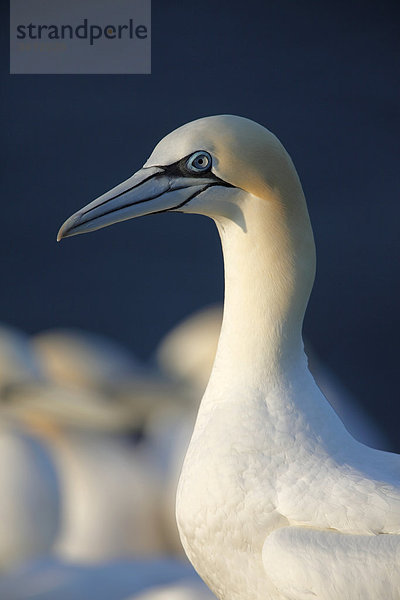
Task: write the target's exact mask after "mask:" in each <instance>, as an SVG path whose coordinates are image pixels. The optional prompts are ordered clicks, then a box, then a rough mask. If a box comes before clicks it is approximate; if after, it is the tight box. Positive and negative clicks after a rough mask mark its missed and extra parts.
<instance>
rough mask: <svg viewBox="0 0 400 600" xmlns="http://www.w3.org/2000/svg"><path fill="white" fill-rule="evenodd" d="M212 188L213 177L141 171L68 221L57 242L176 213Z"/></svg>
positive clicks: (163, 170)
mask: <svg viewBox="0 0 400 600" xmlns="http://www.w3.org/2000/svg"><path fill="white" fill-rule="evenodd" d="M212 184H215V178H213V177H212V176H211V177H210V178H208V177H201V178H200V177H199V178H197V177H182V176H179V175H177V176H176V175H174V176H172V175H171V173H170V172H168V170H167V168H166V167H144V168H142V169H140V171H138V172H137V173H135V174H134V175H132V177H130V178H129V179H127V180H126V181H124V182H123V183H120V184H119V185H117V186H116V187H114V188H113V189H112V190H110V191H109V192H106V193H105V194H103V195H102V196H100V197H99V198H97V199H96V200H94V201H93V202H91V203H90V204H88V205H87V206H85V207H84V208H81V210H78V212H76V213H75V214H73V215H72V217H70V218H69V219H67V220H66V221H65V223H64V224H63V225H62V227H61V228H60V230H59V232H58V235H57V241H60V240H61V239H62V238H66V237H70V236H72V235H77V234H78V233H87V232H89V231H95V230H96V229H100V228H101V227H107V225H112V224H113V223H118V222H119V221H126V220H127V219H133V218H134V217H141V216H143V215H149V214H154V213H161V212H166V211H169V210H179V209H180V208H181V207H182V206H184V205H185V204H186V203H187V202H189V201H190V200H191V199H192V198H194V197H195V196H197V195H198V194H200V193H201V192H202V191H203V190H204V189H206V188H207V187H209V186H210V185H212Z"/></svg>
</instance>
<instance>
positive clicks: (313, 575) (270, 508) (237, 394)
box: [59, 115, 400, 600]
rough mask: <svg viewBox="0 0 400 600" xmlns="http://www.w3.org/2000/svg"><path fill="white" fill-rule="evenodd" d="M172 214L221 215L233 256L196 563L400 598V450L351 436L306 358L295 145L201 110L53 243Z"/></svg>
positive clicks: (303, 590)
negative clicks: (126, 222) (120, 223)
mask: <svg viewBox="0 0 400 600" xmlns="http://www.w3.org/2000/svg"><path fill="white" fill-rule="evenodd" d="M167 210H177V211H182V212H193V213H200V214H204V215H207V216H210V217H211V218H213V220H214V221H215V223H216V225H217V227H218V231H219V233H220V236H221V240H222V246H223V254H224V263H225V305H224V316H223V324H222V329H221V335H220V339H219V343H218V350H217V354H216V358H215V362H214V367H213V371H212V374H211V377H210V381H209V383H208V386H207V389H206V391H205V394H204V397H203V399H202V402H201V406H200V409H199V413H198V417H197V421H196V425H195V428H194V432H193V436H192V439H191V442H190V445H189V449H188V452H187V455H186V458H185V462H184V465H183V469H182V474H181V478H180V482H179V487H178V493H177V521H178V527H179V530H180V534H181V539H182V543H183V546H184V548H185V550H186V553H187V555H188V557H189V559H190V560H191V562H192V564H193V565H194V567H195V568H196V570H197V571H198V573H199V574H200V575H201V577H202V578H203V579H204V581H205V582H206V583H207V584H208V586H209V587H210V588H211V590H212V591H213V592H214V593H215V595H216V596H217V597H218V598H219V599H220V600H228V599H229V600H239V599H240V600H243V599H244V598H245V599H246V600H267V599H268V600H282V599H288V600H289V599H290V600H299V599H303V598H304V599H306V598H310V597H313V598H316V599H317V600H337V599H338V598H340V599H343V600H355V599H357V600H358V599H359V600H361V599H363V600H377V599H380V598H382V599H383V598H385V599H391V600H398V599H399V598H400V569H399V566H400V535H399V534H400V458H399V456H398V455H394V454H390V453H386V452H382V451H377V450H374V449H371V448H369V447H367V446H363V445H362V444H360V443H359V442H357V441H356V440H354V438H352V437H351V435H350V434H349V433H348V431H347V430H346V429H345V427H344V425H343V424H342V422H341V421H340V419H339V418H338V417H337V415H336V413H335V412H334V411H333V409H332V408H331V406H330V405H329V403H328V402H327V401H326V399H325V397H324V396H323V394H322V392H321V391H320V390H319V388H318V387H317V385H316V384H315V381H314V379H313V377H312V376H311V374H310V372H309V370H308V367H307V358H306V356H305V354H304V350H303V342H302V336H301V330H302V322H303V317H304V312H305V309H306V306H307V302H308V298H309V295H310V291H311V288H312V284H313V281H314V272H315V248H314V241H313V235H312V230H311V225H310V220H309V216H308V211H307V207H306V202H305V198H304V195H303V191H302V188H301V184H300V181H299V178H298V176H297V173H296V170H295V168H294V166H293V163H292V161H291V160H290V157H289V156H288V154H287V153H286V151H285V150H284V148H283V146H282V145H281V143H280V142H279V141H278V139H277V138H276V137H275V136H274V135H273V134H272V133H270V132H269V131H268V130H266V129H265V128H264V127H262V126H261V125H258V124H257V123H254V122H252V121H250V120H248V119H244V118H241V117H234V116H231V115H223V116H216V117H208V118H203V119H199V120H197V121H194V122H192V123H189V124H187V125H184V126H182V127H180V128H179V129H177V130H175V131H174V132H172V133H170V134H169V135H167V136H166V137H165V138H164V139H163V140H161V142H160V143H159V144H158V145H157V146H156V148H155V149H154V151H153V153H152V155H151V156H150V158H149V160H148V161H147V162H146V163H145V165H144V167H143V168H142V169H141V170H140V171H138V172H137V173H136V174H135V175H133V176H132V177H131V178H130V179H128V180H127V181H126V182H124V183H122V184H120V185H119V186H117V187H116V188H114V189H113V190H111V191H110V192H108V193H106V194H104V195H103V196H101V197H100V198H98V199H97V200H95V201H94V202H92V203H91V204H89V205H88V206H86V207H85V208H83V209H82V210H80V211H78V212H77V213H75V214H74V215H73V216H72V217H71V218H70V219H68V221H66V222H65V223H64V225H63V227H62V228H61V230H60V232H59V239H60V238H62V237H68V236H70V235H74V234H77V233H84V232H86V231H91V230H94V229H98V228H100V227H104V226H106V225H109V224H111V223H115V222H118V221H122V220H126V219H130V218H133V217H137V216H141V215H144V214H149V213H154V212H164V211H167Z"/></svg>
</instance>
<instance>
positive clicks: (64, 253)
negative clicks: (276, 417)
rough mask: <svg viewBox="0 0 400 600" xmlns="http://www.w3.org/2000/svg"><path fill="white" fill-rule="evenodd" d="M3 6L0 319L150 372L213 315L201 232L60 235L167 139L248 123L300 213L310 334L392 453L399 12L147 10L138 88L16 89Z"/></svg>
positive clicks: (191, 227)
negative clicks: (167, 347)
mask: <svg viewBox="0 0 400 600" xmlns="http://www.w3.org/2000/svg"><path fill="white" fill-rule="evenodd" d="M82 4H83V5H84V3H82ZM2 6H3V8H2V15H1V27H2V29H3V31H2V33H3V35H2V44H3V52H2V56H3V61H2V63H3V71H2V88H1V90H2V92H1V105H2V106H1V112H2V115H3V121H2V134H3V135H2V145H1V149H2V157H1V161H2V170H3V174H2V191H1V217H2V218H1V223H2V225H1V234H0V261H1V262H0V269H1V296H0V319H1V320H2V321H3V322H6V323H9V324H12V325H16V326H18V327H20V328H22V329H24V330H26V331H28V332H30V333H34V332H37V331H40V330H42V329H45V328H48V327H54V326H77V327H83V328H86V329H88V330H94V331H98V332H102V333H104V334H107V335H109V336H112V337H113V338H116V339H119V340H120V341H122V342H124V343H126V344H127V345H128V346H130V347H131V348H133V350H134V351H135V352H136V353H137V354H138V355H139V356H140V357H142V358H148V357H149V356H150V355H151V353H152V351H153V349H154V347H155V345H156V343H157V341H158V339H159V338H160V337H161V336H162V335H163V334H164V333H165V332H166V330H167V329H168V328H170V327H171V326H172V325H173V324H174V323H175V322H176V321H177V320H179V319H180V318H182V317H184V316H185V315H188V314H190V313H191V312H192V311H194V310H195V309H197V308H200V307H202V306H203V305H205V304H207V303H210V302H214V301H217V300H221V299H222V293H223V272H222V261H221V251H220V247H219V241H218V237H217V233H216V230H215V227H214V225H213V223H212V222H211V221H208V220H207V219H205V218H202V217H197V216H188V215H180V214H170V215H168V214H167V215H159V216H154V217H150V218H146V219H141V220H138V221H131V222H127V223H123V224H120V225H118V226H115V227H111V228H109V229H105V230H102V231H99V232H97V233H95V234H91V235H87V236H78V237H77V238H74V239H71V240H66V241H65V242H63V243H62V244H59V245H57V244H56V242H55V237H56V233H57V230H58V227H59V225H60V224H61V223H62V222H63V221H64V219H65V218H66V217H68V216H69V215H70V214H71V213H72V212H74V211H75V210H77V209H78V208H80V207H81V206H83V205H84V204H86V203H87V202H88V201H90V200H92V199H93V198H95V197H96V196H98V195H99V194H101V193H102V192H104V191H106V190H108V189H109V188H110V187H112V186H114V185H115V184H116V183H118V182H120V181H121V180H123V179H126V178H127V177H128V176H130V175H131V174H132V173H133V172H134V171H135V170H136V169H137V168H138V167H140V166H141V165H142V164H143V162H144V160H145V159H146V158H147V156H148V155H149V154H150V152H151V150H152V148H153V146H154V144H155V143H156V142H157V141H158V140H159V139H160V138H161V137H163V136H164V135H165V134H166V133H168V132H169V131H170V130H172V129H175V128H176V127H177V126H178V125H181V124H183V123H185V122H187V121H190V120H192V119H195V118H198V117H201V116H204V115H210V114H218V113H233V114H239V115H243V116H247V117H249V118H252V119H254V120H256V121H259V122H260V123H262V124H264V125H266V126H267V127H268V128H269V129H271V130H272V131H273V132H274V133H276V134H277V135H278V137H279V138H280V139H281V140H282V142H283V143H284V145H285V146H286V147H287V149H288V151H289V153H290V154H291V155H292V158H293V160H294V162H295V164H296V166H297V169H298V171H299V174H300V177H301V179H302V182H303V186H304V189H305V193H306V196H307V198H308V203H309V209H310V213H311V218H312V223H313V227H314V232H315V237H316V242H317V250H318V274H317V281H316V285H315V288H314V292H313V295H312V298H311V302H310V306H309V312H308V315H307V318H306V324H305V331H306V335H307V336H308V338H309V339H310V340H311V342H312V344H313V345H314V347H315V349H316V350H317V352H318V353H319V354H320V355H321V357H322V358H323V359H324V360H325V361H326V362H327V363H328V364H329V365H330V366H331V367H332V368H333V369H334V371H335V372H336V374H337V375H338V376H339V377H340V378H341V379H342V380H343V382H344V383H345V384H346V385H347V386H348V388H349V389H350V390H351V391H352V392H353V394H354V395H355V396H356V397H357V398H358V399H359V400H360V402H361V403H362V404H363V405H364V406H365V407H366V409H367V410H368V411H369V412H370V414H371V415H372V416H373V417H374V419H375V421H376V422H377V423H381V424H382V425H383V426H384V427H385V430H386V432H387V433H388V435H389V438H390V444H389V447H391V448H392V449H396V450H397V451H400V438H399V435H398V430H399V385H398V378H399V367H398V359H399V350H398V348H399V341H398V340H399V337H400V323H399V284H400V273H399V256H400V241H399V216H400V202H399V189H400V185H399V175H398V174H399V155H398V147H399V138H400V131H399V130H400V127H399V120H400V119H399V114H400V111H399V87H400V86H399V59H400V52H399V50H400V44H399V19H398V8H397V6H398V3H394V2H393V3H390V2H387V1H386V2H368V1H362V2H354V1H352V0H351V1H349V2H337V1H335V2H332V1H321V0H309V1H304V2H297V1H294V0H292V1H289V0H280V1H277V2H262V1H259V2H252V1H249V2H245V3H243V4H239V3H237V4H235V3H234V2H232V1H230V2H228V1H218V2H217V1H210V0H201V1H193V2H185V3H184V2H178V1H177V2H162V0H154V1H153V9H152V13H153V23H152V39H153V42H152V56H153V61H152V62H153V73H152V75H147V76H135V75H129V76H117V75H114V76H113V75H108V76H106V75H104V76H90V75H88V76H62V75H60V76H57V75H47V76H46V75H44V76H21V75H14V76H11V75H9V74H8V50H7V45H8V13H7V10H6V7H5V3H3V4H2Z"/></svg>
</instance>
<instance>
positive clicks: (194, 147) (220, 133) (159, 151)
mask: <svg viewBox="0 0 400 600" xmlns="http://www.w3.org/2000/svg"><path fill="white" fill-rule="evenodd" d="M249 194H251V195H254V196H257V197H260V198H265V199H271V200H272V199H275V200H276V199H278V201H280V202H281V203H282V204H288V203H289V204H290V203H291V202H292V200H291V199H292V198H293V197H300V198H302V191H301V185H300V182H299V179H298V177H297V173H296V171H295V168H294V166H293V164H292V161H291V159H290V157H289V155H288V154H287V152H286V151H285V149H284V148H283V146H282V144H281V143H280V142H279V140H278V139H277V138H276V137H275V136H274V135H273V134H272V133H271V132H270V131H268V130H267V129H265V128H264V127H262V126H261V125H259V124H258V123H255V122H254V121H251V120H249V119H245V118H243V117H237V116H233V115H219V116H213V117H205V118H202V119H198V120H196V121H192V122H191V123H187V124H186V125H183V126H182V127H179V128H178V129H176V130H175V131H173V132H172V133H170V134H168V135H167V136H166V137H165V138H163V139H162V140H161V141H160V142H159V143H158V144H157V146H156V147H155V149H154V150H153V152H152V154H151V156H150V158H149V159H148V160H147V162H146V163H145V164H144V166H143V168H142V169H140V170H139V171H137V172H136V173H135V174H134V175H133V176H132V177H130V178H129V179H127V180H126V181H124V182H123V183H121V184H120V185H117V186H116V187H115V188H113V189H112V190H110V191H109V192H107V193H105V194H103V195H102V196H100V197H99V198H97V199H96V200H94V201H93V202H91V203H90V204H88V205H87V206H85V207H84V208H82V209H81V210H79V211H78V212H76V213H75V214H74V215H72V217H70V218H69V219H68V220H67V221H66V222H65V223H64V224H63V226H62V227H61V229H60V231H59V233H58V238H57V239H58V240H60V239H62V238H64V237H69V236H72V235H76V234H79V233H86V232H88V231H94V230H96V229H100V228H101V227H106V226H107V225H111V224H112V223H117V222H119V221H125V220H127V219H131V218H133V217H139V216H142V215H147V214H152V213H160V212H165V211H174V210H175V211H181V212H196V213H200V214H205V215H208V216H211V217H214V218H215V217H218V216H223V217H228V218H231V219H233V220H235V219H236V218H237V214H238V213H237V205H238V204H239V203H240V201H241V199H242V198H243V197H244V196H248V195H249Z"/></svg>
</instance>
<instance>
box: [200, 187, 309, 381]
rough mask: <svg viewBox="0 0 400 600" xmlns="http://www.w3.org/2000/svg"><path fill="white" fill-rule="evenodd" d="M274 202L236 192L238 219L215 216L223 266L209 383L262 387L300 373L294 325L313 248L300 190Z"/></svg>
mask: <svg viewBox="0 0 400 600" xmlns="http://www.w3.org/2000/svg"><path fill="white" fill-rule="evenodd" d="M295 193H296V194H297V197H296V198H287V199H286V200H285V199H284V201H277V199H276V198H274V197H273V195H272V194H271V197H270V198H258V197H256V196H253V195H251V194H246V195H243V198H242V200H241V202H240V210H241V213H242V218H241V219H239V220H237V222H235V221H233V220H231V219H228V218H226V217H219V218H216V219H215V221H216V223H217V227H218V230H219V233H220V236H221V240H222V247H223V254H224V264H225V307H224V318H223V324H222V330H221V336H220V340H219V344H218V351H217V356H216V359H215V364H214V369H213V374H212V377H211V380H210V385H212V384H213V383H217V385H220V384H221V381H223V382H225V384H226V383H227V382H229V381H232V380H234V381H235V384H237V383H239V382H241V383H242V384H244V385H245V386H246V387H247V388H248V387H249V386H251V387H253V388H254V387H258V388H259V387H260V386H261V385H262V386H265V385H266V383H265V382H268V381H270V382H272V381H274V380H276V379H277V378H278V379H279V378H280V377H281V376H287V373H288V370H289V369H290V368H293V366H295V365H297V366H300V367H301V368H303V369H304V367H305V365H306V359H305V356H304V352H303V342H302V335H301V330H302V323H303V317H304V313H305V309H306V306H307V302H308V298H309V295H310V292H311V288H312V284H313V281H314V274H315V248H314V241H313V234H312V230H311V225H310V221H309V217H308V212H307V207H306V203H305V200H304V196H303V194H302V192H301V188H299V187H297V186H296V187H295Z"/></svg>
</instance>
